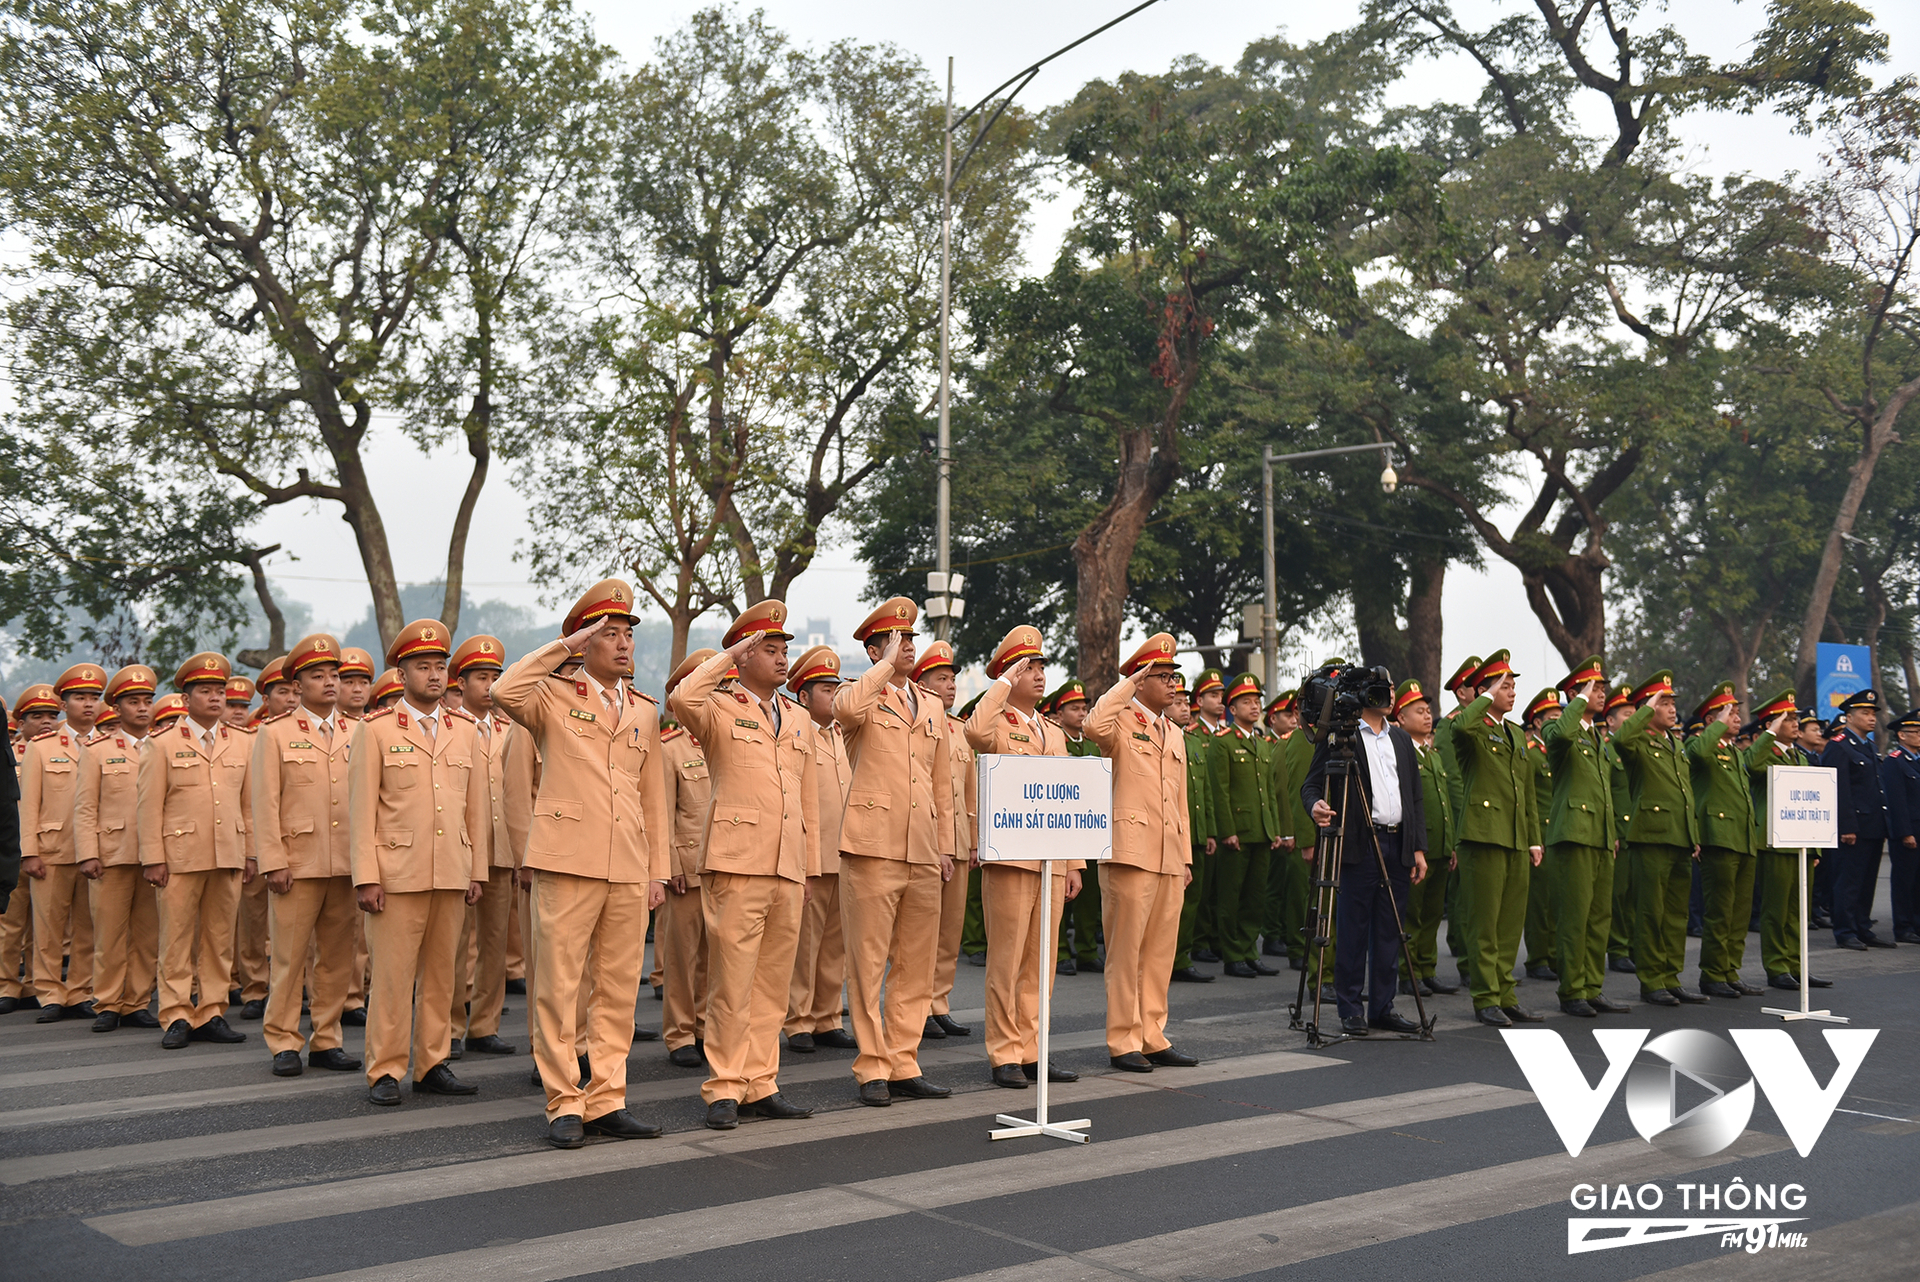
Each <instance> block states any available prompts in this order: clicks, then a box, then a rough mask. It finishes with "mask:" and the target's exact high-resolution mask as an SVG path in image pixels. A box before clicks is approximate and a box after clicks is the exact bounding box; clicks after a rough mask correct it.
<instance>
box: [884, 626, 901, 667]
mask: <svg viewBox="0 0 1920 1282" xmlns="http://www.w3.org/2000/svg"><path fill="white" fill-rule="evenodd" d="M906 640H907V634H906V633H904V632H902V631H900V630H899V629H897V628H896V629H895V630H893V631H892V632H889V633H887V643H886V644H885V645H883V646H881V647H880V662H882V663H884V664H886V665H887V666H888V667H892V666H893V661H894V660H895V659H897V658H899V657H900V647H901V646H902V645H904V644H906Z"/></svg>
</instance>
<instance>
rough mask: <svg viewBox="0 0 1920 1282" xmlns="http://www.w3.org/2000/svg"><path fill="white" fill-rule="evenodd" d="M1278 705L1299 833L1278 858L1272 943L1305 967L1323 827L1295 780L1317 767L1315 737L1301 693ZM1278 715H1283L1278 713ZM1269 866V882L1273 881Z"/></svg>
mask: <svg viewBox="0 0 1920 1282" xmlns="http://www.w3.org/2000/svg"><path fill="white" fill-rule="evenodd" d="M1276 703H1277V704H1278V707H1277V708H1270V710H1269V712H1268V717H1267V720H1268V724H1269V725H1274V726H1275V728H1276V729H1277V730H1278V731H1279V734H1280V754H1281V756H1282V757H1284V758H1285V759H1286V764H1287V779H1288V781H1289V787H1288V788H1287V796H1286V802H1287V806H1288V813H1289V814H1290V815H1291V816H1292V822H1291V824H1290V825H1289V829H1288V831H1290V832H1291V833H1292V834H1293V857H1292V858H1281V859H1279V860H1277V861H1276V862H1277V863H1278V864H1279V866H1280V887H1281V900H1280V905H1279V920H1278V922H1277V923H1276V924H1277V925H1278V927H1279V933H1278V934H1277V935H1270V936H1269V941H1270V942H1275V943H1278V944H1279V945H1280V950H1281V951H1283V952H1285V953H1286V955H1287V965H1289V966H1291V967H1292V968H1293V969H1294V970H1300V969H1302V968H1304V967H1305V966H1306V964H1307V937H1306V929H1307V914H1308V912H1309V911H1310V910H1311V906H1312V905H1311V899H1312V890H1313V845H1314V842H1316V841H1317V840H1319V836H1320V829H1319V828H1318V827H1317V826H1315V824H1314V822H1313V815H1312V814H1311V813H1309V812H1308V810H1307V803H1306V802H1305V801H1303V800H1301V797H1300V789H1299V788H1298V787H1294V786H1291V782H1292V781H1293V780H1295V779H1300V780H1305V779H1306V777H1307V771H1308V770H1310V769H1311V768H1312V767H1313V737H1312V736H1311V735H1309V734H1308V733H1307V732H1306V730H1305V729H1304V728H1303V727H1302V726H1301V725H1300V693H1299V691H1297V690H1288V691H1286V692H1285V693H1283V694H1282V695H1280V697H1279V699H1278V700H1276ZM1276 714H1277V715H1276ZM1271 867H1272V866H1271V865H1269V873H1268V879H1267V880H1268V885H1269V886H1271V885H1272V882H1273V877H1272V872H1271Z"/></svg>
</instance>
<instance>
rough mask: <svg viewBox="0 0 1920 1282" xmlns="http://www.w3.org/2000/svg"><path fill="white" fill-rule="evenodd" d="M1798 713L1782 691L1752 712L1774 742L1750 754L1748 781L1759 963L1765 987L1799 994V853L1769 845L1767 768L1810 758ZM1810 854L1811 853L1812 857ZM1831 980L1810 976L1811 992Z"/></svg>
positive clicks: (1790, 695)
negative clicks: (1798, 737)
mask: <svg viewBox="0 0 1920 1282" xmlns="http://www.w3.org/2000/svg"><path fill="white" fill-rule="evenodd" d="M1799 715H1800V714H1799V712H1798V711H1797V710H1796V709H1795V707H1794V692H1793V691H1792V690H1791V689H1788V690H1782V691H1781V692H1780V693H1779V694H1777V695H1775V696H1774V697H1773V698H1771V699H1769V700H1767V701H1766V702H1765V703H1763V704H1761V705H1760V707H1759V708H1758V709H1756V710H1755V712H1754V724H1755V725H1756V726H1760V725H1764V726H1766V728H1767V729H1768V730H1769V731H1770V732H1771V733H1772V734H1773V736H1774V741H1773V743H1772V744H1771V745H1769V747H1768V748H1767V750H1766V751H1765V752H1750V753H1748V755H1747V778H1748V781H1749V784H1750V787H1751V790H1752V795H1753V848H1754V850H1755V851H1756V852H1757V853H1756V854H1755V856H1754V860H1755V862H1756V863H1757V864H1758V865H1759V866H1758V867H1757V868H1756V869H1755V875H1756V876H1757V877H1758V878H1759V880H1760V883H1761V889H1760V964H1761V965H1762V967H1764V968H1765V970H1766V972H1767V983H1768V984H1769V985H1771V986H1772V987H1774V988H1784V989H1788V990H1793V991H1797V990H1798V989H1799V987H1800V852H1799V850H1798V849H1786V850H1779V849H1775V848H1774V847H1771V846H1769V845H1767V844H1766V842H1767V826H1766V814H1767V768H1768V767H1769V766H1800V765H1805V764H1806V756H1805V755H1804V754H1803V753H1802V752H1801V751H1800V749H1799V747H1798V746H1797V745H1796V744H1795V742H1794V739H1795V732H1796V731H1797V730H1798V721H1799ZM1809 853H1811V852H1809ZM1831 982H1832V981H1830V980H1825V979H1819V978H1816V977H1812V976H1809V977H1808V980H1807V983H1808V985H1809V986H1810V987H1814V988H1825V987H1827V986H1828V985H1829V984H1830V983H1831Z"/></svg>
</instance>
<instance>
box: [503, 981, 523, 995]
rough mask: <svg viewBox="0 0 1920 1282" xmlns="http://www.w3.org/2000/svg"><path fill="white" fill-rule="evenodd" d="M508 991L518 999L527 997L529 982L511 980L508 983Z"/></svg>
mask: <svg viewBox="0 0 1920 1282" xmlns="http://www.w3.org/2000/svg"><path fill="white" fill-rule="evenodd" d="M507 991H508V992H510V993H512V994H514V995H515V996H517V997H525V996H526V995H527V981H526V980H524V979H509V980H508V981H507Z"/></svg>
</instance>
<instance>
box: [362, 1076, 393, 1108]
mask: <svg viewBox="0 0 1920 1282" xmlns="http://www.w3.org/2000/svg"><path fill="white" fill-rule="evenodd" d="M367 1100H368V1102H369V1103H373V1104H387V1105H391V1104H398V1103H399V1102H400V1083H398V1082H396V1081H394V1080H393V1075H392V1074H388V1075H387V1076H385V1077H382V1078H381V1079H380V1080H379V1081H377V1082H375V1083H374V1084H373V1085H372V1086H369V1087H368V1088H367Z"/></svg>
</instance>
